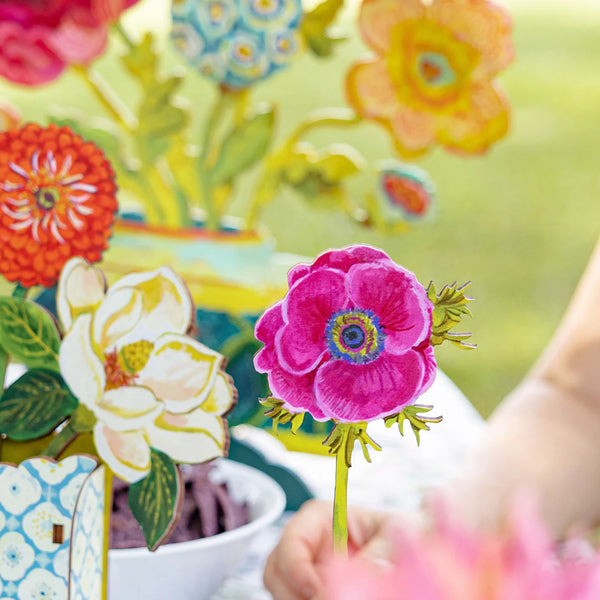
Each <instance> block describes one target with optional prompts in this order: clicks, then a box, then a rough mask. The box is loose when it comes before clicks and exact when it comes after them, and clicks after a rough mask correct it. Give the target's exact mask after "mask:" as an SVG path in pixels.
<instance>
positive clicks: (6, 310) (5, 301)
mask: <svg viewBox="0 0 600 600" xmlns="http://www.w3.org/2000/svg"><path fill="white" fill-rule="evenodd" d="M0 345H2V348H4V350H6V352H7V353H8V354H9V355H10V356H11V357H12V358H13V360H15V361H16V362H21V363H24V364H26V365H27V366H28V367H29V368H33V367H45V368H47V369H51V370H53V371H58V370H59V369H58V350H59V347H60V336H59V333H58V330H57V328H56V325H55V323H54V320H53V319H52V317H51V316H50V313H48V312H47V311H46V310H44V309H43V308H42V307H41V306H39V305H37V304H35V303H34V302H30V301H29V300H24V299H23V298H13V297H7V296H5V297H1V298H0Z"/></svg>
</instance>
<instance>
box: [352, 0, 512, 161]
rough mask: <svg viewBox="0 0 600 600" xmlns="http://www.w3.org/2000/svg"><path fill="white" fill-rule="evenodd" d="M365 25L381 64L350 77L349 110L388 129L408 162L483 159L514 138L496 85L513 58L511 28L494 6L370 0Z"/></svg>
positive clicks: (359, 67)
mask: <svg viewBox="0 0 600 600" xmlns="http://www.w3.org/2000/svg"><path fill="white" fill-rule="evenodd" d="M359 24H360V28H361V33H362V36H363V38H364V39H365V41H366V42H367V44H369V46H371V48H372V49H373V50H374V51H375V54H376V56H375V57H374V58H373V59H371V60H366V61H362V62H359V63H357V64H355V65H354V66H353V67H352V68H351V70H350V72H349V73H348V79H347V94H348V100H349V102H350V103H351V104H352V105H353V106H354V108H355V109H356V111H357V112H358V114H359V115H360V116H362V117H363V118H365V119H372V120H375V121H378V122H380V123H382V124H383V125H384V126H385V127H387V128H388V129H389V131H390V132H391V133H392V135H393V136H394V140H395V143H396V147H397V149H398V152H400V154H401V155H403V156H405V157H407V158H411V157H416V156H419V155H421V154H424V153H425V152H426V151H427V150H428V149H429V148H430V147H431V146H432V145H433V144H434V143H435V142H438V143H440V144H441V145H442V146H444V147H445V148H447V149H448V150H453V151H457V152H463V153H479V152H484V151H485V150H487V149H488V148H489V146H490V145H491V144H493V143H494V142H495V141H497V140H498V139H500V138H501V137H503V136H504V135H505V134H506V132H507V131H508V125H509V115H508V108H509V107H508V105H507V102H506V100H505V99H504V97H503V95H502V93H501V92H500V91H499V90H498V89H497V88H496V87H495V86H494V85H493V83H492V79H493V78H494V77H495V76H496V75H497V74H498V72H499V71H500V70H502V69H503V68H505V67H506V66H507V65H508V64H509V63H510V62H511V60H512V58H513V53H514V52H513V46H512V41H511V38H510V32H511V26H512V24H511V21H510V18H509V17H508V15H507V14H506V13H505V12H504V11H503V10H502V9H500V8H499V7H497V6H495V5H494V4H492V3H491V2H488V1H487V0H433V2H431V3H430V4H429V5H428V6H425V5H424V4H423V3H422V2H421V1H420V0H364V1H363V5H362V9H361V13H360V19H359Z"/></svg>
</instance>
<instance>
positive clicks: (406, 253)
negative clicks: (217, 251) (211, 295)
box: [0, 0, 600, 416]
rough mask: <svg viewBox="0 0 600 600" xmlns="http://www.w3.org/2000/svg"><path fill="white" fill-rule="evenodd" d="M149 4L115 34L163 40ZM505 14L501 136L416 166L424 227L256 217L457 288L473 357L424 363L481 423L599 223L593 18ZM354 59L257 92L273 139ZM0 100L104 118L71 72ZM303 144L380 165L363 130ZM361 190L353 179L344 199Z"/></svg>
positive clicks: (550, 12) (198, 89)
mask: <svg viewBox="0 0 600 600" xmlns="http://www.w3.org/2000/svg"><path fill="white" fill-rule="evenodd" d="M152 3H155V4H156V5H157V6H158V5H159V4H161V2H158V3H156V0H146V1H145V2H144V3H143V4H144V6H143V7H142V9H143V10H142V13H140V14H142V15H143V17H141V18H139V17H138V18H137V20H135V18H134V17H133V16H132V17H131V18H130V19H129V20H128V22H127V24H128V26H132V27H138V28H143V26H144V25H145V24H146V23H148V24H149V25H150V26H152V27H158V28H159V29H162V30H163V31H164V29H165V19H164V11H163V12H162V13H161V14H160V15H159V16H157V15H156V14H155V12H154V10H153V8H154V7H153V6H150V5H151V4H152ZM163 4H164V3H163ZM512 4H513V5H514V10H513V17H514V20H515V34H514V39H515V45H516V51H517V60H516V62H515V63H514V64H513V65H512V66H511V67H509V69H508V70H507V71H506V72H505V73H504V74H503V75H502V77H501V83H502V85H503V87H504V89H505V90H506V93H507V95H508V97H509V99H510V102H511V104H512V107H513V126H512V131H511V133H510V135H509V136H508V138H507V139H505V140H503V141H501V142H500V143H498V144H497V145H496V146H495V147H494V148H492V150H491V151H490V152H488V153H487V154H486V155H485V156H483V157H475V158H462V157H457V156H453V155H450V154H448V153H445V152H443V151H441V150H436V151H434V152H432V153H431V154H430V155H429V156H428V157H427V158H426V159H424V160H422V161H419V164H420V165H421V166H422V167H424V168H426V169H427V170H428V171H429V172H430V174H431V175H432V177H433V178H434V180H435V182H436V185H437V188H438V195H437V206H436V211H435V213H436V214H435V216H434V218H433V219H432V220H430V221H429V222H426V223H424V224H422V225H420V226H417V227H416V228H414V229H413V230H412V231H411V232H409V233H408V234H406V235H403V236H398V237H395V238H389V237H383V236H381V235H378V234H376V233H374V232H369V231H365V230H363V229H361V228H359V227H357V226H354V225H352V224H349V223H348V222H347V221H346V220H345V219H344V218H343V217H341V216H340V215H338V214H336V213H328V212H315V211H308V210H306V207H305V206H304V205H303V203H302V201H301V200H300V199H299V198H297V197H295V196H293V195H292V194H291V193H282V195H281V197H280V198H279V199H278V201H277V202H276V203H274V204H273V205H271V206H269V207H268V208H267V210H266V212H265V215H264V222H265V224H266V225H267V226H268V227H269V228H270V229H271V231H272V232H273V233H274V235H275V237H276V238H277V241H278V247H279V249H280V250H282V251H286V252H295V253H299V254H304V255H310V256H312V255H314V254H316V253H318V252H320V251H322V250H324V249H326V248H328V247H336V246H341V245H345V244H349V243H353V242H364V243H370V244H374V245H377V246H380V247H383V248H384V249H386V250H387V251H388V252H389V253H390V254H391V256H392V257H393V258H394V259H395V260H397V261H399V262H401V263H402V264H404V265H405V266H407V267H408V268H410V269H412V270H414V271H415V272H416V274H417V276H418V277H419V278H420V279H421V281H423V282H424V283H425V284H426V283H427V282H428V281H429V280H430V279H433V280H434V281H435V282H436V284H437V285H438V286H441V285H442V284H443V283H451V282H453V281H454V280H457V281H459V282H464V281H467V280H471V281H472V282H473V283H472V285H471V288H470V293H471V295H472V296H474V297H475V298H476V301H475V302H473V304H472V305H471V307H472V312H473V318H472V319H471V320H468V321H467V322H466V323H465V324H464V328H467V329H470V330H472V331H473V341H474V342H476V343H477V344H478V349H477V350H476V351H474V352H463V351H459V350H457V349H455V348H454V347H448V348H446V347H442V348H441V349H440V351H439V352H438V359H439V364H440V366H441V367H442V368H443V369H444V370H445V371H446V372H447V373H448V374H449V375H450V377H451V378H452V379H453V380H454V381H455V382H456V383H457V384H458V385H459V387H460V388H461V389H462V390H463V391H464V392H465V394H466V395H467V396H468V397H469V399H470V400H471V401H472V402H473V404H474V405H475V406H476V407H477V409H478V410H479V411H480V412H481V413H482V414H483V415H484V416H487V415H488V414H489V413H490V412H491V411H492V410H493V408H494V407H495V406H496V405H497V403H498V402H499V401H500V400H501V399H502V398H503V396H505V395H506V394H507V393H508V392H509V391H510V390H511V389H512V388H513V387H514V386H515V385H516V384H517V383H518V381H519V380H520V379H521V378H522V377H523V375H524V374H525V373H526V372H527V370H528V369H529V368H530V367H531V365H532V364H533V362H534V360H535V358H536V357H537V355H538V354H539V352H540V351H541V349H542V348H543V347H544V345H545V344H546V342H547V341H548V339H549V338H550V336H551V334H552V332H553V330H554V328H555V327H556V325H557V323H558V321H559V319H560V316H561V314H562V313H563V311H564V310H565V308H566V306H567V303H568V301H569V298H570V296H571V294H572V292H573V290H574V288H575V285H576V283H577V281H578V279H579V277H580V275H581V273H582V271H583V268H584V266H585V263H586V261H587V258H588V256H589V255H590V253H591V250H592V248H593V246H594V243H595V241H596V239H597V236H598V233H599V226H598V224H599V222H600V220H599V217H600V202H599V198H600V168H599V156H600V152H599V151H600V140H599V137H598V129H599V127H598V123H599V121H600V108H599V107H600V77H599V76H598V66H599V64H600V63H599V57H600V36H598V33H597V31H598V25H599V24H600V18H599V17H598V15H597V14H596V12H598V11H597V10H596V12H594V8H595V7H594V6H593V5H587V4H584V5H582V8H581V9H580V12H579V13H578V12H576V11H575V9H574V8H571V9H570V10H569V6H567V5H568V4H569V3H567V2H563V4H564V6H563V5H562V4H560V3H556V4H554V5H552V4H551V3H544V4H541V3H540V4H539V5H536V4H535V3H528V2H526V1H519V0H513V2H512ZM571 6H572V5H571ZM557 7H558V8H557ZM590 7H591V8H590ZM163 9H164V7H163V8H161V10H163ZM159 12H160V11H159ZM162 48H163V49H162V54H163V55H164V60H165V64H166V66H167V67H172V66H174V65H175V64H176V63H177V62H178V59H177V58H175V57H174V56H173V54H172V53H171V51H170V50H169V48H168V45H166V44H164V43H163V46H162ZM117 51H118V43H116V42H115V43H113V46H112V48H111V51H110V52H109V54H108V55H107V56H105V57H103V58H102V59H101V60H99V61H98V63H97V67H98V69H99V70H100V71H101V72H102V73H103V74H104V75H105V77H106V78H107V79H110V80H111V82H116V85H115V87H116V88H117V89H118V90H119V92H121V93H122V94H123V95H124V97H126V98H128V99H130V98H131V99H132V101H135V98H136V89H135V87H134V86H133V85H132V83H131V82H129V81H127V80H126V79H125V77H124V74H123V72H122V70H121V69H120V67H119V65H118V62H117V59H116V57H115V53H116V52H117ZM364 52H366V50H365V49H364V47H362V46H361V43H360V42H359V41H358V40H357V39H351V40H349V41H347V42H345V43H344V44H342V45H341V46H339V50H338V53H337V55H336V57H335V58H334V59H333V60H331V61H322V62H321V61H317V60H315V59H314V58H312V57H308V56H306V57H303V58H302V59H300V60H299V61H298V64H296V65H294V67H293V68H291V69H288V70H287V71H286V72H283V73H281V74H278V75H277V76H276V77H273V78H272V79H271V80H269V81H267V82H265V83H264V84H263V85H261V86H260V87H259V89H258V90H257V92H256V96H257V97H258V99H264V100H271V99H277V102H278V104H279V105H280V131H281V132H283V133H285V132H287V131H289V130H290V129H291V128H292V127H293V125H294V123H296V122H297V121H298V119H299V118H300V117H301V116H302V115H304V114H305V113H306V112H307V111H308V110H310V109H312V108H318V107H321V106H326V105H332V106H335V105H338V106H343V105H344V99H343V78H344V73H345V71H346V70H347V67H348V65H349V64H350V62H351V61H352V60H353V59H354V58H355V57H358V56H360V55H361V54H363V53H364ZM188 79H189V80H190V81H187V82H186V84H185V87H184V90H183V93H184V95H185V96H186V97H187V98H188V99H189V100H190V102H191V105H192V106H193V108H194V111H195V112H196V113H197V114H198V119H197V121H198V123H199V122H200V121H201V117H202V115H203V114H204V113H205V111H207V110H208V108H209V104H210V102H211V101H212V99H213V90H212V88H211V87H210V86H209V85H208V84H207V83H206V82H204V81H202V80H200V78H199V77H190V78H188ZM2 98H6V99H7V100H9V101H11V102H13V103H14V104H15V105H17V106H19V107H20V108H21V110H22V112H23V113H24V115H25V117H26V118H28V119H38V120H43V117H44V115H46V114H47V112H48V110H52V106H54V105H58V106H63V107H76V108H78V109H80V110H84V111H86V112H88V113H90V114H94V115H102V116H104V113H103V111H102V108H101V107H100V106H99V105H98V104H96V103H95V101H94V100H93V99H91V98H90V96H89V94H88V92H87V90H86V88H85V87H84V85H83V84H82V83H81V82H80V81H78V80H77V79H76V77H75V76H74V75H72V74H66V75H65V76H64V77H63V78H62V79H61V80H60V82H59V83H58V84H56V85H51V86H48V87H45V88H43V89H38V90H36V91H35V92H32V91H30V90H23V89H16V88H14V87H10V86H7V85H6V84H1V85H0V99H2ZM311 139H312V140H313V141H315V142H317V143H319V144H325V143H330V142H333V141H348V142H352V143H354V144H356V146H357V147H359V148H360V149H361V150H362V151H363V153H364V154H365V156H366V157H367V158H370V159H378V158H385V157H387V156H392V155H393V150H392V147H391V145H390V142H389V139H388V137H387V136H386V134H385V133H384V132H383V131H382V130H381V129H379V128H378V127H377V126H375V125H372V124H368V123H367V124H364V125H361V127H360V128H358V130H357V131H355V132H352V134H349V133H346V132H344V133H343V135H342V133H340V132H337V131H328V132H323V133H320V134H319V136H315V137H313V138H311ZM248 183H250V182H248ZM363 188H364V182H361V180H359V181H358V182H357V184H356V189H355V190H354V192H355V193H357V194H360V193H361V191H362V190H363ZM244 200H245V198H244V194H243V193H242V194H240V197H239V199H238V201H237V202H236V208H237V210H238V211H240V212H242V211H243V208H244Z"/></svg>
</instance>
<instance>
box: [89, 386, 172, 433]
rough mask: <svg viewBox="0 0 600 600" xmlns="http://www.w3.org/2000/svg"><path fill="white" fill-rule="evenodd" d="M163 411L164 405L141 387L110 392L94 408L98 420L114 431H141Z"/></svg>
mask: <svg viewBox="0 0 600 600" xmlns="http://www.w3.org/2000/svg"><path fill="white" fill-rule="evenodd" d="M161 411H162V405H161V403H160V402H159V401H158V400H157V399H156V397H155V396H154V394H153V393H152V392H151V391H150V390H149V389H146V388H143V387H139V386H127V387H120V388H116V389H113V390H108V391H107V392H105V393H104V397H103V398H101V399H100V401H99V402H98V404H97V405H96V406H95V407H94V414H95V415H96V418H97V419H98V420H99V421H103V422H104V423H106V425H107V426H108V427H110V428H111V429H112V430H113V431H131V430H134V429H141V428H142V427H144V426H145V425H147V424H148V423H152V421H153V420H154V419H155V418H156V417H157V415H158V414H160V412H161Z"/></svg>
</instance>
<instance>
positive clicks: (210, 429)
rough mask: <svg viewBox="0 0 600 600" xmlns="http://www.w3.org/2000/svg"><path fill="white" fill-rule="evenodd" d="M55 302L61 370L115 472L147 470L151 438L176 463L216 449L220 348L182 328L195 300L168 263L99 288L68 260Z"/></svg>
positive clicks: (94, 274) (223, 398)
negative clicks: (59, 324)
mask: <svg viewBox="0 0 600 600" xmlns="http://www.w3.org/2000/svg"><path fill="white" fill-rule="evenodd" d="M57 308H58V314H59V317H60V320H61V322H62V324H63V326H64V328H65V330H66V331H67V333H66V335H65V338H64V340H63V342H62V344H61V348H60V356H59V364H60V370H61V374H62V376H63V378H64V379H65V381H66V382H67V384H68V386H69V388H70V389H71V390H72V392H73V393H74V394H75V396H76V397H77V398H78V399H79V401H80V402H81V403H82V404H83V405H85V406H86V407H87V408H88V409H89V410H91V411H92V413H93V414H94V416H95V417H96V419H97V421H96V423H95V425H94V430H93V434H94V443H95V445H96V450H97V452H98V455H99V456H100V458H101V459H102V460H103V461H104V462H105V463H106V464H107V465H108V466H109V467H110V469H112V471H113V472H114V473H115V474H116V475H118V476H119V477H120V478H122V479H124V480H126V481H129V482H135V481H138V480H140V479H142V478H143V477H145V476H146V474H147V473H148V472H149V469H150V447H153V448H156V449H157V450H160V451H162V452H164V453H165V454H167V455H168V456H170V457H171V459H173V460H174V461H175V462H180V463H198V462H204V461H206V460H210V459H212V458H215V457H217V456H222V455H223V453H224V451H225V449H226V446H227V440H228V437H227V428H226V423H225V421H224V419H223V415H224V414H225V413H226V412H227V411H228V410H229V409H230V408H231V406H232V404H233V403H234V400H235V388H233V385H232V383H231V381H230V378H229V377H228V376H227V375H226V374H225V373H224V372H223V370H222V369H223V363H224V358H223V356H221V355H220V354H218V353H217V352H214V351H213V350H211V349H210V348H208V347H206V346H204V345H203V344H200V343H199V342H197V341H196V340H194V339H193V338H191V337H189V336H187V335H186V332H187V331H188V330H189V329H190V326H191V323H192V315H193V306H192V302H191V300H190V296H189V292H188V290H187V288H186V287H185V285H184V283H183V281H182V280H181V279H180V278H179V277H178V276H177V275H175V273H174V272H173V271H171V269H169V268H166V267H162V268H160V269H158V270H157V271H152V272H147V273H133V274H130V275H126V276H125V277H123V278H121V279H120V280H119V281H117V282H116V283H114V284H113V285H112V286H110V287H109V288H108V290H106V289H105V285H104V280H103V276H102V273H101V272H100V271H99V270H98V269H95V268H93V267H91V266H90V265H88V264H87V263H86V262H85V261H83V260H82V259H79V258H74V259H71V260H70V261H69V262H68V263H67V264H66V266H65V268H64V270H63V273H62V274H61V278H60V281H59V286H58V293H57Z"/></svg>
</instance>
